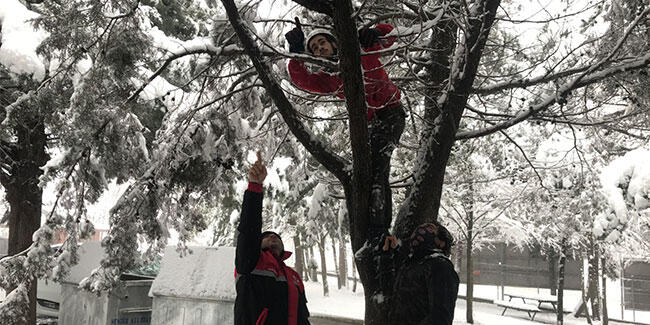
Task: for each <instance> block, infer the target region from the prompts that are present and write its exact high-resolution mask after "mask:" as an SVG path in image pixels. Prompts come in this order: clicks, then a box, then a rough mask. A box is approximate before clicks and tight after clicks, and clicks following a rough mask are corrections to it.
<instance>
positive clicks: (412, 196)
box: [394, 0, 500, 239]
mask: <svg viewBox="0 0 650 325" xmlns="http://www.w3.org/2000/svg"><path fill="white" fill-rule="evenodd" d="M499 4H500V1H499V0H485V1H481V2H479V3H476V4H475V6H474V7H472V9H471V12H469V15H470V17H468V18H469V19H468V22H469V25H468V26H466V27H467V29H466V30H465V33H464V34H463V35H464V38H463V39H462V41H461V42H459V45H458V46H457V47H456V52H455V54H454V59H453V62H452V64H451V65H452V68H451V69H450V74H449V77H448V80H449V81H448V83H447V88H446V89H447V90H448V92H446V93H444V94H443V95H441V96H440V98H438V99H437V104H438V107H439V110H440V112H439V114H438V115H437V116H436V118H435V120H434V121H433V123H432V124H431V125H429V126H428V127H429V128H430V130H427V131H425V133H424V134H425V135H426V139H424V141H422V142H421V144H420V148H419V151H418V158H417V160H416V161H418V164H417V165H416V166H415V168H414V172H415V173H414V182H413V185H412V186H411V187H410V189H409V194H408V195H407V197H406V200H405V201H404V203H403V204H402V205H401V206H400V209H399V212H398V214H397V220H396V221H395V227H394V228H395V229H394V233H395V234H396V235H397V236H398V237H399V238H401V239H406V238H407V237H408V236H409V235H410V233H411V231H412V230H413V229H414V228H415V227H416V226H417V225H419V224H422V223H423V222H426V221H431V220H436V219H437V218H438V209H439V208H440V196H441V195H442V186H443V181H444V176H445V170H446V168H447V163H448V160H449V155H450V153H451V148H452V147H453V145H454V142H455V140H456V133H457V131H458V126H459V124H460V120H461V118H462V115H463V111H464V109H465V106H466V105H467V100H468V98H469V95H470V93H471V90H472V84H473V82H474V79H475V77H476V73H477V71H478V65H479V61H480V59H481V56H482V53H483V48H484V46H485V42H486V41H487V36H488V34H489V32H490V29H491V27H492V23H493V22H494V18H495V15H496V10H497V8H498V7H499Z"/></svg>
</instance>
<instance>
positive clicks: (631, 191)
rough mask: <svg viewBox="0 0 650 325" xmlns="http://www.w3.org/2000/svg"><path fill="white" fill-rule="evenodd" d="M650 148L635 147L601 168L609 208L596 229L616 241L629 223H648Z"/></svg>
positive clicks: (610, 239)
mask: <svg viewBox="0 0 650 325" xmlns="http://www.w3.org/2000/svg"><path fill="white" fill-rule="evenodd" d="M648 161H650V151H648V150H647V149H644V148H639V149H636V150H632V151H630V152H628V153H626V154H625V155H623V156H622V157H619V158H616V159H614V160H613V161H612V162H611V163H609V164H608V165H607V166H606V167H604V168H603V169H602V172H601V174H600V182H601V186H602V192H603V194H604V196H605V198H606V200H607V204H608V210H607V211H606V212H605V213H602V214H601V215H599V216H598V218H597V219H596V220H595V222H594V225H593V232H594V234H595V235H596V236H597V237H604V238H605V240H606V241H610V242H616V241H618V240H619V239H620V238H621V233H622V232H623V231H624V230H625V228H627V227H628V224H630V223H634V224H645V225H648V224H649V220H650V219H649V217H650V211H649V210H648V208H650V168H649V167H648Z"/></svg>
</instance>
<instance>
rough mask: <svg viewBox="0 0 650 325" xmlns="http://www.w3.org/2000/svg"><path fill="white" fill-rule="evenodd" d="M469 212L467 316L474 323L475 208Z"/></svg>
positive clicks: (470, 322) (469, 321)
mask: <svg viewBox="0 0 650 325" xmlns="http://www.w3.org/2000/svg"><path fill="white" fill-rule="evenodd" d="M467 214H468V215H467V240H466V243H467V245H466V254H465V256H466V257H465V259H466V261H467V268H466V271H467V299H466V301H467V309H466V312H465V316H466V318H467V323H469V324H474V303H473V299H474V259H473V258H472V246H473V238H472V236H473V230H474V229H473V228H474V212H473V210H467Z"/></svg>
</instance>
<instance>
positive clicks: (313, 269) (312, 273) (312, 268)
mask: <svg viewBox="0 0 650 325" xmlns="http://www.w3.org/2000/svg"><path fill="white" fill-rule="evenodd" d="M308 263H309V279H310V280H312V281H314V282H318V272H317V269H318V266H316V254H314V246H309V261H308Z"/></svg>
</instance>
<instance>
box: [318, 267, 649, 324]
mask: <svg viewBox="0 0 650 325" xmlns="http://www.w3.org/2000/svg"><path fill="white" fill-rule="evenodd" d="M328 283H329V286H330V288H329V290H330V295H329V297H323V285H322V284H321V283H320V282H311V281H305V291H306V293H307V301H308V303H307V306H308V308H309V312H310V313H311V314H312V315H314V316H323V315H326V316H331V317H341V318H348V319H357V320H362V319H363V315H364V310H365V306H364V299H363V287H362V286H361V283H359V284H358V285H357V292H352V290H351V288H352V281H350V282H349V286H350V289H346V288H343V289H341V290H339V289H337V287H336V278H334V277H329V281H328ZM616 285H617V282H612V283H610V284H608V288H612V291H619V293H618V294H616V293H614V292H612V293H610V294H608V296H607V299H608V306H609V308H608V311H609V317H611V318H615V319H621V313H620V290H613V288H617V286H616ZM618 288H620V283H619V284H618ZM504 291H505V293H520V294H524V293H525V294H549V292H548V291H549V290H548V289H537V288H521V287H505V290H504ZM458 294H459V295H465V284H463V283H461V284H460V288H459V292H458ZM474 294H475V297H477V298H483V299H489V300H494V299H497V298H500V291H498V288H497V286H489V285H476V286H474ZM579 300H580V291H577V290H566V291H565V307H564V310H565V312H571V311H573V309H574V308H575V307H576V306H577V304H578V302H579ZM466 305H467V304H466V302H465V300H464V299H461V298H459V299H458V300H457V302H456V310H455V314H454V318H455V320H454V324H459V325H460V324H463V325H464V324H467V323H466V321H465V319H466V318H465V313H466ZM542 307H544V305H543V306H542ZM502 312H503V308H502V307H498V306H496V305H494V304H492V303H485V302H474V321H475V322H474V324H478V325H482V324H483V325H493V324H499V325H510V324H513V325H514V324H516V325H536V324H554V323H555V318H556V315H555V313H553V312H551V311H545V312H542V313H538V314H537V315H536V316H535V321H530V318H529V317H528V315H527V314H526V313H525V312H522V311H517V310H510V309H509V310H507V311H506V313H505V315H504V316H501V313H502ZM634 313H635V315H632V311H631V310H626V314H625V318H624V319H625V320H627V321H632V320H635V321H636V322H639V323H640V324H643V323H645V324H650V312H639V311H635V312H634ZM633 316H634V317H633ZM564 318H565V324H567V325H578V324H587V321H586V319H585V318H576V317H573V315H572V314H565V316H564ZM610 323H611V324H617V323H615V322H610ZM596 324H598V323H596Z"/></svg>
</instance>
